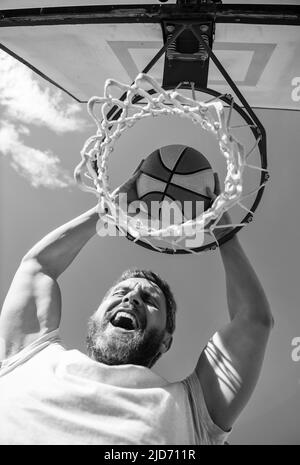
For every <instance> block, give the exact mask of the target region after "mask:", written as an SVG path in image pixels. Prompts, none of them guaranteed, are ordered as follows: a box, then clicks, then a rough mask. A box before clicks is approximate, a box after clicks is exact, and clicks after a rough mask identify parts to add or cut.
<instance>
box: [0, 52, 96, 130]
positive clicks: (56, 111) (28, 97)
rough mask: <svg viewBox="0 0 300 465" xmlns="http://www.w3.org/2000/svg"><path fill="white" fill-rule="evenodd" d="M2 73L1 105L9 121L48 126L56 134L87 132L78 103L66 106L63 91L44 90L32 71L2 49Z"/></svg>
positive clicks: (0, 83) (0, 81)
mask: <svg viewBox="0 0 300 465" xmlns="http://www.w3.org/2000/svg"><path fill="white" fill-rule="evenodd" d="M0 73H1V79H0V104H1V105H2V106H3V107H4V108H5V116H6V118H9V119H12V118H13V119H14V121H16V120H17V121H20V122H22V123H25V124H34V125H37V126H46V127H47V128H49V129H51V130H52V131H55V132H56V133H64V132H68V131H80V130H83V129H86V127H87V122H86V121H85V120H84V119H83V118H80V117H79V113H80V111H81V107H80V105H79V104H77V103H66V101H65V99H64V98H63V93H62V92H61V91H57V90H52V89H51V90H50V89H49V88H45V89H43V88H42V87H41V85H40V84H39V82H38V81H37V80H36V79H34V73H33V72H32V71H31V70H30V69H29V68H27V67H26V66H25V65H23V64H22V63H19V62H18V61H16V60H15V59H14V58H12V57H11V56H9V55H8V54H6V53H5V52H3V51H2V50H0Z"/></svg>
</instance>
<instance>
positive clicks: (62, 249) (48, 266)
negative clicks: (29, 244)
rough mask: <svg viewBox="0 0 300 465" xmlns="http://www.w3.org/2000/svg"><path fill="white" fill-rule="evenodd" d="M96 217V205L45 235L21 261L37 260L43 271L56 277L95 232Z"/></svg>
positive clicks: (97, 217)
mask: <svg viewBox="0 0 300 465" xmlns="http://www.w3.org/2000/svg"><path fill="white" fill-rule="evenodd" d="M98 219H99V216H98V213H97V206H96V207H94V208H92V209H90V210H88V211H87V212H85V213H83V214H82V215H80V216H78V217H77V218H74V219H73V220H71V221H69V222H68V223H66V224H64V225H63V226H60V227H59V228H57V229H55V230H54V231H52V232H51V233H49V234H48V235H47V236H45V237H44V238H43V239H42V240H41V241H39V242H38V243H37V244H36V245H35V246H34V247H33V248H32V249H31V250H30V251H29V252H28V253H27V254H26V255H25V256H24V258H23V261H24V260H30V259H35V260H37V261H38V263H39V265H40V266H41V267H42V269H43V270H44V271H45V272H47V273H48V274H49V275H50V276H52V277H53V278H57V277H58V276H59V275H61V274H62V273H63V272H64V271H65V269H66V268H67V267H68V266H69V265H70V264H71V263H72V261H73V260H74V258H75V257H76V256H77V255H78V253H79V252H80V250H81V249H82V247H83V246H84V245H85V244H86V243H87V242H88V241H89V240H90V239H91V238H92V237H93V236H94V235H95V234H96V224H97V221H98Z"/></svg>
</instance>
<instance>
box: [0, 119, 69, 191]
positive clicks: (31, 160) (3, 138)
mask: <svg viewBox="0 0 300 465" xmlns="http://www.w3.org/2000/svg"><path fill="white" fill-rule="evenodd" d="M20 134H23V135H28V134H29V130H28V128H26V127H24V126H23V127H20V128H18V129H17V128H16V127H15V126H14V125H13V124H11V123H7V122H6V123H3V124H2V125H1V126H0V151H1V152H2V153H3V155H5V156H9V157H10V163H11V165H12V167H13V168H14V169H15V170H16V171H17V172H18V173H19V174H21V175H22V176H23V177H25V178H26V179H27V180H28V181H29V182H30V184H31V185H32V186H33V187H36V188H37V187H40V186H43V187H47V188H51V189H56V188H65V187H69V186H71V185H73V184H74V181H73V179H72V177H71V176H70V175H69V174H68V172H67V171H66V170H64V169H63V168H62V167H61V165H60V160H59V158H58V157H57V156H56V155H54V154H53V153H51V152H50V151H46V152H42V151H40V150H37V149H35V148H32V147H28V146H27V145H26V144H25V143H24V142H23V141H22V140H21V137H20Z"/></svg>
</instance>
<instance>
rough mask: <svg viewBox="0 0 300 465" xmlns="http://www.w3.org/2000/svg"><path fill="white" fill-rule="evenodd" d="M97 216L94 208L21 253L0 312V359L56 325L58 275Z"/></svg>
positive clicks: (92, 230)
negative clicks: (20, 259)
mask: <svg viewBox="0 0 300 465" xmlns="http://www.w3.org/2000/svg"><path fill="white" fill-rule="evenodd" d="M98 219H99V216H98V213H97V208H96V207H94V208H92V209H91V210H89V211H88V212H86V213H84V214H83V215H80V216H79V217H77V218H75V219H73V220H72V221H70V222H68V223H67V224H65V225H63V226H61V227H59V228H58V229H55V230H54V231H52V232H51V233H50V234H48V235H47V236H46V237H44V238H43V239H42V240H41V241H40V242H38V243H37V244H36V245H35V246H34V247H33V248H32V249H31V250H30V251H29V252H28V253H27V254H26V255H25V256H24V258H23V259H22V261H21V263H20V265H19V268H18V270H17V272H16V274H15V277H14V279H13V281H12V284H11V286H10V289H9V291H8V294H7V296H6V299H5V301H4V304H3V307H2V311H1V315H0V359H3V358H7V357H9V356H11V355H14V354H15V353H17V352H18V351H20V350H21V349H22V348H24V347H25V346H27V345H28V344H30V343H31V342H33V341H34V340H35V339H37V338H38V337H40V336H41V335H43V334H45V333H47V332H49V331H52V330H54V329H56V328H58V326H59V323H60V316H61V294H60V289H59V286H58V283H57V278H58V277H59V276H60V275H61V274H62V273H63V272H64V271H65V270H66V268H67V267H68V266H69V265H70V264H71V263H72V261H73V260H74V258H75V257H76V256H77V254H78V253H79V251H80V250H81V249H82V247H83V246H84V245H85V244H86V243H87V242H88V240H89V239H90V238H91V237H92V236H93V235H94V234H95V233H96V224H97V220H98Z"/></svg>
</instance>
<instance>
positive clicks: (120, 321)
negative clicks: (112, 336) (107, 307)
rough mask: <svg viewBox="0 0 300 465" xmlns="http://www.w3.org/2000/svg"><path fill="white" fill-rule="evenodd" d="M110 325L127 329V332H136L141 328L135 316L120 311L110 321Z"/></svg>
mask: <svg viewBox="0 0 300 465" xmlns="http://www.w3.org/2000/svg"><path fill="white" fill-rule="evenodd" d="M110 323H111V324H112V325H113V326H115V327H116V328H121V329H125V330H126V331H134V330H136V329H138V328H139V324H138V321H137V319H136V318H135V316H134V315H132V314H131V313H127V312H124V311H120V312H118V313H117V314H116V315H114V316H113V318H112V319H111V320H110Z"/></svg>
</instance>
